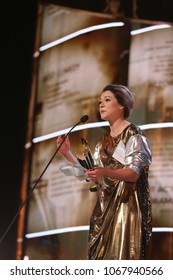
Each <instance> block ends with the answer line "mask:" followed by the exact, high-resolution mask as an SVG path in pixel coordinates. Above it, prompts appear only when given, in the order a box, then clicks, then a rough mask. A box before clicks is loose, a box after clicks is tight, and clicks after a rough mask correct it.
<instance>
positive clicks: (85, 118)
mask: <svg viewBox="0 0 173 280" xmlns="http://www.w3.org/2000/svg"><path fill="white" fill-rule="evenodd" d="M87 120H88V116H87V115H85V116H83V117H81V119H80V121H79V122H78V123H76V124H75V125H74V126H73V127H72V128H71V129H70V130H69V131H68V133H67V134H66V135H65V137H64V139H63V140H62V142H61V143H60V145H59V146H58V147H57V149H56V151H55V153H54V154H53V156H52V157H51V159H50V160H49V162H48V163H47V165H46V167H45V168H44V170H43V171H42V173H41V175H40V176H39V178H38V179H37V181H36V183H35V185H34V186H33V187H32V188H31V189H30V191H29V193H28V195H27V196H26V199H25V200H24V201H23V202H22V204H21V205H20V207H19V209H18V210H17V212H16V214H15V216H14V217H13V219H12V221H11V222H10V224H9V225H8V227H7V229H6V230H5V232H4V233H3V235H2V237H1V239H0V244H1V242H2V241H3V239H4V238H5V236H6V234H7V233H8V231H9V230H10V228H11V226H12V225H13V223H14V221H15V220H16V218H17V216H18V215H19V213H20V211H21V209H22V208H23V206H24V205H25V204H26V202H27V201H28V200H29V198H30V196H31V194H32V193H33V191H34V189H35V188H36V186H37V185H38V183H39V182H40V180H41V178H42V176H43V174H44V173H45V171H46V169H47V168H48V166H49V165H50V163H51V162H52V160H53V159H54V157H55V156H56V154H57V152H58V151H59V149H60V148H61V146H62V144H63V143H64V142H65V140H66V138H67V136H68V135H69V134H70V132H71V131H72V130H73V129H74V128H75V127H76V126H77V125H79V124H80V123H84V122H86V121H87Z"/></svg>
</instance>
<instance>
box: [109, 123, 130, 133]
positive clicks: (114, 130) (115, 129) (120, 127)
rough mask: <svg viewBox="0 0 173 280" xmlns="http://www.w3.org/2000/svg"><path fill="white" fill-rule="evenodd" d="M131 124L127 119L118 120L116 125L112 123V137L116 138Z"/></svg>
mask: <svg viewBox="0 0 173 280" xmlns="http://www.w3.org/2000/svg"><path fill="white" fill-rule="evenodd" d="M129 124H130V123H129V122H128V121H127V120H125V119H118V120H116V121H115V122H114V123H112V124H111V123H110V135H111V136H112V137H116V136H117V135H119V134H120V133H121V132H122V131H123V130H124V129H125V128H126V127H127V126H128V125H129Z"/></svg>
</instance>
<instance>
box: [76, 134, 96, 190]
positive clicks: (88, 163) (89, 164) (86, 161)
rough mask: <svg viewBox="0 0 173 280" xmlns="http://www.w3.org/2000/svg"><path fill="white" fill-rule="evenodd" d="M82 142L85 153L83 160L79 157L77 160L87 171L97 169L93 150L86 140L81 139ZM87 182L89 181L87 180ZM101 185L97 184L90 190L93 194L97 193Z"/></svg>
mask: <svg viewBox="0 0 173 280" xmlns="http://www.w3.org/2000/svg"><path fill="white" fill-rule="evenodd" d="M81 142H82V144H83V146H84V153H83V159H81V158H79V157H78V156H77V155H76V157H77V160H78V162H79V164H80V165H81V166H83V167H84V168H86V169H87V170H89V169H93V168H94V167H95V165H94V160H93V158H92V154H91V150H90V148H89V145H88V141H86V140H85V139H84V138H81ZM86 181H87V180H86ZM98 187H99V184H97V183H95V184H94V185H93V186H92V187H90V188H89V190H90V191H91V192H96V191H97V190H98Z"/></svg>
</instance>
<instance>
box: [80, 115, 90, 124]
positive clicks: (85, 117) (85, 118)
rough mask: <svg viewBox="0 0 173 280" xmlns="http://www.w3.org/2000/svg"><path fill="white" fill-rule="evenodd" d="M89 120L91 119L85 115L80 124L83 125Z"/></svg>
mask: <svg viewBox="0 0 173 280" xmlns="http://www.w3.org/2000/svg"><path fill="white" fill-rule="evenodd" d="M88 119H89V117H88V116H87V115H85V116H83V117H81V119H80V122H81V123H84V122H86V121H87V120H88Z"/></svg>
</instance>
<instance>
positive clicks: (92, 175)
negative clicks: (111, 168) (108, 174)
mask: <svg viewBox="0 0 173 280" xmlns="http://www.w3.org/2000/svg"><path fill="white" fill-rule="evenodd" d="M85 174H87V175H88V177H89V179H90V180H91V181H93V182H99V181H100V179H101V177H102V176H104V168H103V167H95V168H93V169H89V170H87V171H85Z"/></svg>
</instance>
